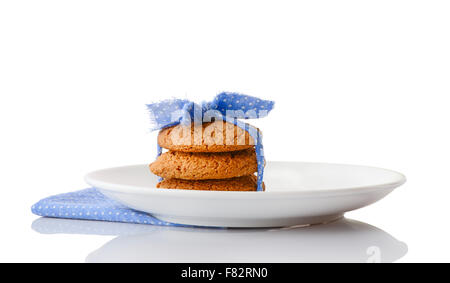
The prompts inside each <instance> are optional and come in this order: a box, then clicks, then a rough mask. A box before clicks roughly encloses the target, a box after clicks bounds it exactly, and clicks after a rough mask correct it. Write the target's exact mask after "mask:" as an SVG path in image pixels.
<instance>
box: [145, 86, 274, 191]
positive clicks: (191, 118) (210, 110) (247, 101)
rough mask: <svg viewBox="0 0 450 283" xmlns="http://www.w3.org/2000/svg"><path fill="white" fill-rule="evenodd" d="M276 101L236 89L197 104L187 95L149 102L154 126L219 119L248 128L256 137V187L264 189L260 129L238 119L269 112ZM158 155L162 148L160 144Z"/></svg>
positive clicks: (255, 117) (157, 128)
mask: <svg viewBox="0 0 450 283" xmlns="http://www.w3.org/2000/svg"><path fill="white" fill-rule="evenodd" d="M274 104H275V103H274V102H273V101H270V100H263V99H260V98H258V97H253V96H249V95H245V94H239V93H234V92H222V93H219V94H218V95H216V97H215V98H214V99H213V101H211V102H202V103H201V104H196V103H194V102H192V101H189V100H186V99H171V100H164V101H161V102H157V103H152V104H147V109H148V110H149V112H150V120H151V130H152V131H155V130H161V129H163V128H167V127H171V126H174V125H178V124H182V125H190V124H191V123H192V122H194V123H196V124H199V123H202V122H210V121H211V118H212V117H214V118H215V119H216V120H217V119H221V120H223V121H226V122H229V123H233V124H234V125H236V126H238V127H240V128H241V129H243V130H245V131H248V133H249V135H250V136H251V137H252V138H253V140H254V141H255V151H256V160H257V164H258V178H257V191H262V190H263V188H262V180H263V174H264V150H263V145H262V137H261V133H260V132H259V131H258V130H257V129H256V128H254V127H253V126H250V125H248V124H246V123H243V122H242V121H239V120H238V119H258V118H262V117H265V116H267V114H269V112H270V111H271V110H272V109H273V106H274ZM157 148H158V156H159V155H161V153H162V149H161V147H160V146H159V145H157Z"/></svg>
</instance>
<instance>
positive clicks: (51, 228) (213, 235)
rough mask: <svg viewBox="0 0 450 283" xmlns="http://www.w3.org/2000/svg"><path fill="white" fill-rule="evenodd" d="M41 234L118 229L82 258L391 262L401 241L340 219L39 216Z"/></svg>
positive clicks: (103, 232)
mask: <svg viewBox="0 0 450 283" xmlns="http://www.w3.org/2000/svg"><path fill="white" fill-rule="evenodd" d="M32 228H33V229H34V230H35V231H37V232H39V233H43V234H47V233H48V234H53V233H65V234H95V235H118V237H116V238H114V239H113V240H111V241H109V242H107V243H106V244H104V245H103V246H102V247H100V248H99V249H97V250H96V251H93V252H92V253H91V254H89V255H88V256H87V258H86V261H87V262H380V261H381V262H393V261H395V260H397V259H399V258H401V257H403V256H404V255H405V254H406V252H407V246H406V244H404V243H402V242H400V241H398V240H396V239H395V238H393V237H392V236H391V235H389V234H388V233H386V232H384V231H383V230H381V229H378V228H376V227H374V226H371V225H369V224H366V223H362V222H358V221H355V220H350V219H345V218H344V219H341V220H338V221H336V222H333V223H329V224H324V225H314V226H310V227H290V228H279V229H210V228H192V227H169V226H167V227H166V226H152V225H138V224H126V223H112V222H100V221H83V220H65V219H53V218H39V219H37V220H35V221H34V222H33V225H32Z"/></svg>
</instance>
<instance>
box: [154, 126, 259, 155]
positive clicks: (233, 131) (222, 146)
mask: <svg viewBox="0 0 450 283" xmlns="http://www.w3.org/2000/svg"><path fill="white" fill-rule="evenodd" d="M158 144H159V145H160V146H161V147H163V148H166V149H169V150H174V151H183V152H228V151H237V150H244V149H249V148H252V147H253V145H254V144H255V143H254V140H253V138H252V137H251V136H250V135H249V133H248V132H247V131H245V130H243V129H241V128H240V127H238V126H236V125H234V124H231V123H227V122H224V121H215V122H210V123H203V124H202V125H198V126H194V123H192V124H191V127H189V126H183V125H181V124H179V125H176V126H172V127H168V128H165V129H163V130H161V131H160V132H159V134H158Z"/></svg>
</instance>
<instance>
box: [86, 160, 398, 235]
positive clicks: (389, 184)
mask: <svg viewBox="0 0 450 283" xmlns="http://www.w3.org/2000/svg"><path fill="white" fill-rule="evenodd" d="M405 181H406V179H405V176H403V175H402V174H400V173H397V172H394V171H390V170H386V169H381V168H374V167H367V166H356V165H341V164H326V163H306V162H268V163H267V166H266V169H265V175H264V182H265V184H266V191H265V192H223V191H192V190H175V189H156V187H155V185H156V183H157V182H158V177H157V176H155V175H153V174H152V173H151V172H150V171H149V169H148V166H147V165H132V166H124V167H116V168H110V169H103V170H99V171H94V172H92V173H89V174H88V175H87V176H86V182H87V183H89V184H90V185H91V186H93V187H95V188H98V189H99V190H100V191H101V192H102V193H103V194H105V195H106V196H108V197H110V198H112V199H115V200H117V201H119V202H121V203H123V204H125V205H127V206H129V207H131V208H134V209H136V210H140V211H144V212H148V213H151V214H152V215H153V216H155V217H157V218H159V219H161V220H164V221H168V222H173V223H180V224H188V225H201V226H222V227H280V226H292V225H307V224H317V223H326V222H330V221H333V220H335V219H338V218H340V217H342V216H343V214H344V213H345V212H347V211H350V210H354V209H358V208H361V207H364V206H367V205H369V204H372V203H374V202H376V201H378V200H380V199H382V198H383V197H384V196H386V195H387V194H388V193H390V192H391V191H392V190H393V189H394V188H396V187H398V186H400V185H402V184H403V183H404V182H405Z"/></svg>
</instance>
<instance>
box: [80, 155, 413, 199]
mask: <svg viewBox="0 0 450 283" xmlns="http://www.w3.org/2000/svg"><path fill="white" fill-rule="evenodd" d="M268 163H294V164H299V163H301V164H311V165H332V166H354V167H365V168H370V169H375V170H383V171H387V172H391V173H394V174H395V175H397V179H396V180H395V181H393V182H388V183H381V184H376V185H368V186H355V187H345V188H333V189H315V190H301V191H278V192H276V191H275V192H273V191H264V192H248V191H202V190H179V189H159V188H156V187H155V188H148V187H141V186H130V185H123V184H113V183H108V182H103V181H99V180H96V179H95V178H93V177H92V175H94V174H96V173H98V172H101V171H107V170H112V169H120V168H127V167H147V166H148V164H132V165H124V166H116V167H109V168H104V169H99V170H95V171H91V172H89V173H87V174H86V175H85V177H84V180H85V181H86V183H88V184H89V185H91V186H92V187H94V188H97V189H99V190H105V191H110V192H114V193H125V194H127V193H132V194H141V195H158V196H161V195H162V196H165V195H172V196H173V195H174V194H175V195H176V196H178V197H194V196H195V197H204V198H212V197H213V198H217V197H219V196H220V197H224V196H225V197H226V198H235V197H239V198H247V197H258V198H266V197H270V198H273V197H283V198H284V197H288V196H296V197H321V196H322V197H331V196H343V195H354V194H361V193H369V192H372V191H378V190H383V191H384V190H385V191H389V190H393V189H395V188H396V187H399V186H401V185H403V184H404V183H405V182H406V181H407V179H406V176H405V175H404V174H402V173H400V172H397V171H394V170H390V169H385V168H380V167H374V166H367V165H353V164H341V163H325V162H304V161H299V162H297V161H269V162H268Z"/></svg>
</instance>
